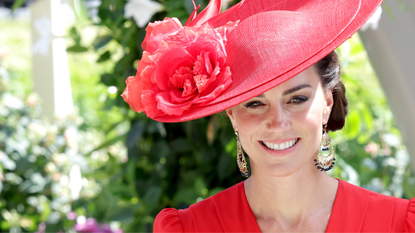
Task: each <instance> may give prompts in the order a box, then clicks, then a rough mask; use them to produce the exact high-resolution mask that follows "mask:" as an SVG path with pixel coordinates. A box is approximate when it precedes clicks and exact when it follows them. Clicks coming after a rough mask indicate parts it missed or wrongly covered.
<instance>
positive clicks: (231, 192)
mask: <svg viewBox="0 0 415 233" xmlns="http://www.w3.org/2000/svg"><path fill="white" fill-rule="evenodd" d="M154 232H261V230H260V228H259V226H258V223H257V222H256V219H255V217H254V214H253V213H252V210H251V208H250V206H249V204H248V201H247V199H246V196H245V190H244V184H243V182H240V183H238V184H236V185H234V186H232V187H230V188H228V189H226V190H224V191H222V192H220V193H218V194H216V195H214V196H212V197H209V198H207V199H205V200H203V201H200V202H198V203H196V204H193V205H191V206H190V207H189V208H187V209H183V210H176V209H173V208H168V209H164V210H162V211H161V212H160V213H159V214H158V215H157V217H156V220H155V221H154ZM326 232H415V198H413V199H411V200H405V199H400V198H396V197H390V196H386V195H383V194H379V193H376V192H372V191H369V190H366V189H363V188H360V187H358V186H355V185H352V184H349V183H347V182H345V181H342V180H339V187H338V189H337V194H336V198H335V201H334V204H333V209H332V212H331V216H330V220H329V223H328V225H327V229H326Z"/></svg>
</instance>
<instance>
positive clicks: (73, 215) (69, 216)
mask: <svg viewBox="0 0 415 233" xmlns="http://www.w3.org/2000/svg"><path fill="white" fill-rule="evenodd" d="M77 217H78V215H77V214H76V213H75V212H74V211H71V212H69V213H67V214H66V218H67V219H68V220H76V218H77Z"/></svg>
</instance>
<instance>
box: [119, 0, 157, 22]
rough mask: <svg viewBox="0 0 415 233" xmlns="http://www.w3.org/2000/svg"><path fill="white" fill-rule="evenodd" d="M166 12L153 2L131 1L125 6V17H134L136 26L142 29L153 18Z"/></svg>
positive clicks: (143, 0)
mask: <svg viewBox="0 0 415 233" xmlns="http://www.w3.org/2000/svg"><path fill="white" fill-rule="evenodd" d="M162 10H164V6H163V5H162V4H160V3H158V2H154V1H151V0H129V1H128V2H127V4H125V6H124V17H125V18H130V17H133V18H134V21H135V22H136V24H137V25H138V26H139V27H140V28H142V27H144V26H146V25H147V23H148V22H149V21H150V19H151V17H153V15H154V14H155V13H157V12H160V11H162Z"/></svg>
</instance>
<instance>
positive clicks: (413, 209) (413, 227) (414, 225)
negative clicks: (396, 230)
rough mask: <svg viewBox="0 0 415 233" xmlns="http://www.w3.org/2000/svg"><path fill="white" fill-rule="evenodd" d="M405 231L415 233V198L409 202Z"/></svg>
mask: <svg viewBox="0 0 415 233" xmlns="http://www.w3.org/2000/svg"><path fill="white" fill-rule="evenodd" d="M405 230H406V232H415V198H412V199H411V200H409V204H408V215H407V216H406V227H405Z"/></svg>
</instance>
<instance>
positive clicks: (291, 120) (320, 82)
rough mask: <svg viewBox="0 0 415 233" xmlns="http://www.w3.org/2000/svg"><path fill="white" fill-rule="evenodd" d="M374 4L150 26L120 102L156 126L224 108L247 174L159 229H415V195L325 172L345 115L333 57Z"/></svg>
mask: <svg viewBox="0 0 415 233" xmlns="http://www.w3.org/2000/svg"><path fill="white" fill-rule="evenodd" d="M380 3H381V0H337V1H315V0H302V1H288V0H276V1H266V0H245V1H242V2H241V3H239V4H237V5H235V6H234V7H232V8H230V9H229V10H227V11H225V12H223V13H219V10H220V5H221V4H220V1H216V0H211V2H210V4H209V6H208V7H207V8H206V9H205V10H204V11H202V12H201V14H200V15H197V16H196V11H195V12H194V13H193V14H192V15H191V17H190V18H189V20H188V22H187V23H186V25H185V26H182V25H181V24H180V23H179V22H178V21H177V20H176V19H174V18H173V19H169V18H166V19H164V20H163V21H160V22H155V23H151V24H150V25H149V26H148V28H147V35H146V39H145V40H144V43H143V48H144V50H145V52H144V53H143V59H142V60H141V61H140V63H139V65H138V69H137V74H136V76H134V77H129V78H128V79H127V87H126V90H125V92H124V94H123V97H124V99H125V100H126V101H127V102H128V103H129V104H130V106H131V108H132V109H133V110H136V111H139V112H141V111H144V112H145V113H146V114H147V115H148V116H149V117H151V118H153V119H155V120H159V121H162V122H179V121H187V120H192V119H196V118H200V117H204V116H207V115H210V114H213V113H217V112H220V111H224V110H226V113H227V115H228V116H229V119H230V121H231V123H232V126H233V129H234V130H235V133H236V135H237V149H238V166H239V168H240V171H241V173H242V175H243V176H245V177H249V178H248V179H247V180H246V181H244V182H241V183H239V184H236V185H235V186H233V187H231V188H229V189H227V190H225V191H222V192H220V193H218V194H216V195H214V196H212V197H210V198H208V199H205V200H203V201H200V202H198V203H196V204H194V205H191V206H190V207H189V208H187V209H184V210H176V209H172V208H168V209H165V210H163V211H162V212H160V213H159V215H158V216H157V218H156V220H155V222H154V231H155V232H300V231H307V232H361V231H365V232H369V231H370V232H379V231H381V232H383V231H387V232H405V231H407V232H413V231H415V199H412V200H410V201H408V200H403V199H398V198H393V197H387V196H384V195H380V194H377V193H374V192H371V191H368V190H365V189H362V188H359V187H356V186H353V185H351V184H348V183H346V182H344V181H341V180H338V179H334V178H332V177H330V176H329V175H327V174H326V173H325V171H327V170H330V169H331V168H332V167H333V165H334V164H335V158H334V154H333V147H332V146H331V143H330V136H329V135H328V131H335V130H339V129H341V128H343V126H344V122H345V116H346V114H347V100H346V98H345V88H344V86H343V84H342V83H341V81H340V77H339V73H340V66H339V61H338V58H337V55H336V53H335V52H333V50H334V49H335V48H336V47H338V46H339V45H340V44H342V43H343V42H344V41H345V40H346V39H348V38H349V37H350V36H351V35H352V34H353V33H355V32H356V31H357V30H358V29H359V28H360V27H361V26H362V25H363V24H364V23H365V22H366V21H367V20H368V18H369V17H370V16H371V15H372V14H373V13H374V12H375V10H376V8H377V7H378V6H379V5H380ZM322 30H324V31H322ZM244 151H245V152H246V154H247V155H249V158H250V164H251V168H250V171H251V173H252V174H251V175H249V170H248V165H247V163H246V159H245V153H244ZM316 168H317V169H316Z"/></svg>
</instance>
